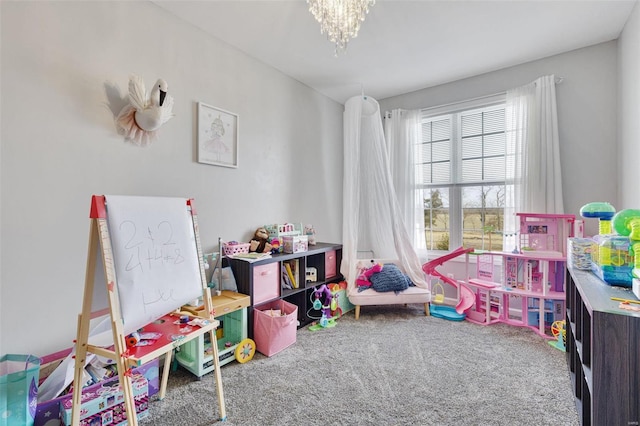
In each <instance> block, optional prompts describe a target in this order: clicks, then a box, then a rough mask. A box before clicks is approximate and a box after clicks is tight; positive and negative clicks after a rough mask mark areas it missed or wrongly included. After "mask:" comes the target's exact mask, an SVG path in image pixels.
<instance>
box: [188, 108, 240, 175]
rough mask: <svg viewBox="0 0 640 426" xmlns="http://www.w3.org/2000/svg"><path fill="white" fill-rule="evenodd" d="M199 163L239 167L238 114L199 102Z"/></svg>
mask: <svg viewBox="0 0 640 426" xmlns="http://www.w3.org/2000/svg"><path fill="white" fill-rule="evenodd" d="M198 162H199V163H204V164H213V165H214V166H223V167H238V114H234V113H232V112H229V111H225V110H223V109H220V108H216V107H213V106H211V105H207V104H205V103H202V102H198Z"/></svg>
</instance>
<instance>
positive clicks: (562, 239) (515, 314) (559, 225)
mask: <svg viewBox="0 0 640 426" xmlns="http://www.w3.org/2000/svg"><path fill="white" fill-rule="evenodd" d="M516 215H517V216H518V218H519V221H520V227H519V232H518V248H517V250H515V251H514V252H513V253H507V252H478V251H476V252H474V254H475V255H477V256H478V257H477V263H476V278H472V279H469V280H468V284H469V285H470V286H471V287H472V288H474V292H475V297H476V300H475V303H474V305H473V306H472V307H471V308H470V309H469V310H468V311H467V312H466V313H467V317H466V318H467V320H469V321H471V322H475V323H478V324H485V325H488V324H494V323H497V322H503V323H506V324H510V325H517V326H523V327H528V328H531V329H532V330H534V331H535V332H536V333H538V334H539V335H541V336H544V337H547V338H553V336H552V334H551V325H552V324H553V322H554V321H561V320H564V312H565V309H564V306H565V293H564V277H565V262H566V256H567V251H566V240H567V238H569V237H572V236H573V224H574V221H575V216H573V215H556V214H535V213H516Z"/></svg>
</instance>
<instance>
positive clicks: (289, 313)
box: [253, 300, 298, 356]
mask: <svg viewBox="0 0 640 426" xmlns="http://www.w3.org/2000/svg"><path fill="white" fill-rule="evenodd" d="M297 328H298V307H297V306H296V305H294V304H292V303H289V302H286V301H284V300H274V301H272V302H270V303H267V304H265V305H261V306H260V307H257V308H255V309H254V311H253V340H254V341H255V342H256V349H257V350H258V351H259V352H260V353H262V354H263V355H266V356H272V355H275V354H277V353H278V352H280V351H282V350H283V349H285V348H288V347H289V346H291V345H293V344H294V343H295V342H296V330H297Z"/></svg>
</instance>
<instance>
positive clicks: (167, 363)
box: [158, 349, 173, 399]
mask: <svg viewBox="0 0 640 426" xmlns="http://www.w3.org/2000/svg"><path fill="white" fill-rule="evenodd" d="M172 354H173V349H171V350H170V351H169V352H167V353H166V354H164V367H162V383H161V384H160V392H159V396H158V398H160V399H164V396H165V394H166V393H167V382H168V381H169V370H171V357H172Z"/></svg>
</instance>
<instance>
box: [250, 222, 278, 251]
mask: <svg viewBox="0 0 640 426" xmlns="http://www.w3.org/2000/svg"><path fill="white" fill-rule="evenodd" d="M249 244H250V246H249V252H255V253H270V252H271V249H272V248H273V247H272V246H271V244H270V243H269V232H268V231H267V230H266V229H265V228H264V227H260V228H258V229H256V232H255V233H254V234H253V239H252V240H251V241H250V242H249Z"/></svg>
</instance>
